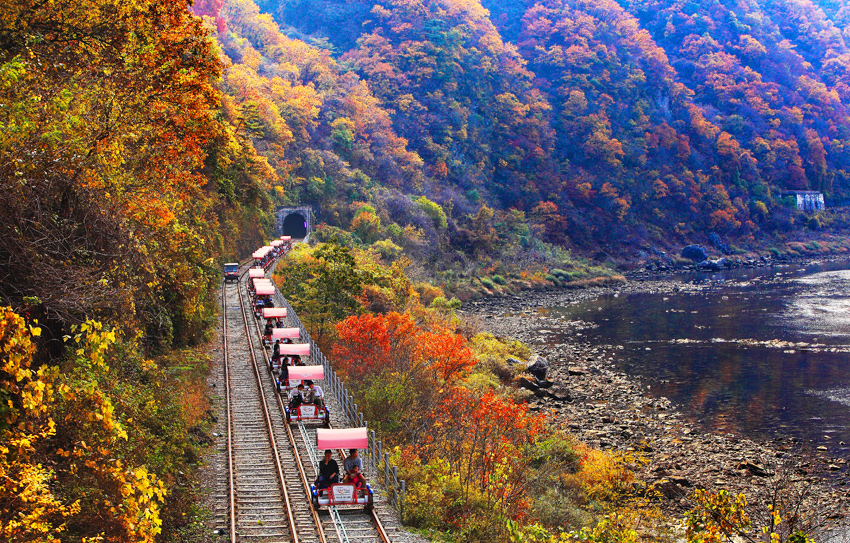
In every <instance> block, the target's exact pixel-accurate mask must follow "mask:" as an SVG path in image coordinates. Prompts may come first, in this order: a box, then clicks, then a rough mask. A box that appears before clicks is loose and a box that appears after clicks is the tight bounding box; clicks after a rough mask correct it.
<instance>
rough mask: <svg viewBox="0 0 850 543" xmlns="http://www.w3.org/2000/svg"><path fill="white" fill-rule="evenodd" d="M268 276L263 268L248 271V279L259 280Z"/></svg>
mask: <svg viewBox="0 0 850 543" xmlns="http://www.w3.org/2000/svg"><path fill="white" fill-rule="evenodd" d="M265 276H266V270H264V269H263V268H251V269H250V270H248V277H250V278H251V279H259V278H261V277H265Z"/></svg>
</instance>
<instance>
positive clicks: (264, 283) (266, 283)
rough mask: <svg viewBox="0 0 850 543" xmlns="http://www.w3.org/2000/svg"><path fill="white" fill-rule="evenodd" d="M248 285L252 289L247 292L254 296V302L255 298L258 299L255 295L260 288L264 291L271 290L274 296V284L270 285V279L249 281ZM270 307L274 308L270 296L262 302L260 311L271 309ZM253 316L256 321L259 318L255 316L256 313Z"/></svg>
mask: <svg viewBox="0 0 850 543" xmlns="http://www.w3.org/2000/svg"><path fill="white" fill-rule="evenodd" d="M250 285H251V286H252V287H253V288H251V289H250V290H249V291H250V292H251V293H252V294H253V295H254V300H255V301H256V299H257V298H259V295H258V294H257V288H260V287H262V288H263V289H264V291H265V290H268V289H272V294H274V283H272V281H271V279H251V283H250ZM272 307H274V301H273V298H272V297H271V296H270V297H268V298H266V299H264V300H263V303H262V305H261V306H260V309H264V308H272ZM255 316H256V317H257V319H259V318H260V315H257V314H256V313H255Z"/></svg>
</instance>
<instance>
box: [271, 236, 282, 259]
mask: <svg viewBox="0 0 850 543" xmlns="http://www.w3.org/2000/svg"><path fill="white" fill-rule="evenodd" d="M270 245H271V246H272V256H273V257H274V258H277V257H279V256H280V255H281V254H282V253H283V240H282V239H276V240H274V241H273V242H271V243H270Z"/></svg>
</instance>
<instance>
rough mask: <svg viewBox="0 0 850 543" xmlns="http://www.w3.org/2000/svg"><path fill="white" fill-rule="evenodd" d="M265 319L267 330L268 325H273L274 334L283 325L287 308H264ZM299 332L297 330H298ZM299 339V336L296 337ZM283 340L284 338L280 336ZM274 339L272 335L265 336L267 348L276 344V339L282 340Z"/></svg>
mask: <svg viewBox="0 0 850 543" xmlns="http://www.w3.org/2000/svg"><path fill="white" fill-rule="evenodd" d="M263 318H264V319H266V329H267V328H268V325H269V324H271V325H272V332H274V330H275V328H280V326H281V324H283V319H285V318H286V308H285V307H264V308H263ZM296 330H297V328H296ZM296 337H297V336H296ZM280 338H283V336H280ZM280 338H276V337H274V335H273V333H272V334H263V345H265V346H266V347H270V346H271V345H272V343H274V340H275V339H280Z"/></svg>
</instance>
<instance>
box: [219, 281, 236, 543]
mask: <svg viewBox="0 0 850 543" xmlns="http://www.w3.org/2000/svg"><path fill="white" fill-rule="evenodd" d="M221 301H222V312H221V315H222V324H221V331H222V334H221V340H222V350H223V353H224V397H225V403H226V409H225V412H226V414H227V480H228V484H227V486H228V494H229V499H228V507H229V511H230V541H231V542H233V543H236V488H235V486H236V485H235V484H234V483H235V481H234V475H233V414H232V413H231V398H230V355H229V353H230V351H228V346H227V282H226V281H222V284H221Z"/></svg>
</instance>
